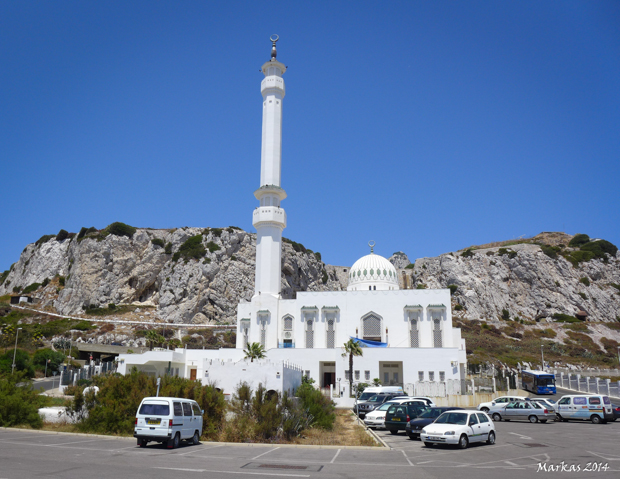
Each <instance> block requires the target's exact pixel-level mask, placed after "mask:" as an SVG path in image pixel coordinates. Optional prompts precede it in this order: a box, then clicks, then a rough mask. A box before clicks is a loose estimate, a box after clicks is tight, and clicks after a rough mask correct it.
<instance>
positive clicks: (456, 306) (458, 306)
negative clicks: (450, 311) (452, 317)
mask: <svg viewBox="0 0 620 479" xmlns="http://www.w3.org/2000/svg"><path fill="white" fill-rule="evenodd" d="M463 309H464V308H463V305H462V304H459V303H456V304H455V305H454V311H463Z"/></svg>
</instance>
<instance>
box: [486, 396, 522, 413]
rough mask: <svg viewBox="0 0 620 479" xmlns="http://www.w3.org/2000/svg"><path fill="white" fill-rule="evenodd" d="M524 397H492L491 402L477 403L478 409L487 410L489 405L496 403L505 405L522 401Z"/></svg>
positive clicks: (489, 407)
mask: <svg viewBox="0 0 620 479" xmlns="http://www.w3.org/2000/svg"><path fill="white" fill-rule="evenodd" d="M525 399H527V398H525V397H523V396H500V397H498V398H495V399H493V401H491V402H483V403H480V404H478V410H479V411H484V412H489V410H490V409H491V407H493V406H495V405H496V404H503V405H504V406H505V405H506V404H508V403H510V402H514V401H524V400H525Z"/></svg>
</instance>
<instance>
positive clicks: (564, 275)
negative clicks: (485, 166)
mask: <svg viewBox="0 0 620 479" xmlns="http://www.w3.org/2000/svg"><path fill="white" fill-rule="evenodd" d="M545 234H546V235H549V237H548V238H547V240H548V241H547V244H551V243H552V242H553V241H557V243H558V244H565V243H566V242H567V238H566V237H565V236H567V235H564V236H561V235H562V234H561V233H545ZM196 235H202V246H203V247H204V248H205V251H206V252H205V254H204V256H201V255H198V256H199V258H198V259H194V258H190V259H185V257H183V256H181V257H177V256H179V255H180V252H179V249H180V248H181V246H182V245H183V244H184V242H185V241H186V240H188V239H189V238H190V237H192V236H196ZM568 238H570V237H568ZM153 240H155V243H153ZM162 244H163V245H165V247H164V246H162ZM485 246H486V247H480V248H479V249H475V250H472V252H471V254H466V255H465V256H463V253H462V252H454V253H447V254H443V255H441V256H438V257H435V258H421V259H418V260H416V262H415V267H414V268H413V269H406V267H407V265H409V264H410V262H409V259H408V258H407V256H406V255H405V254H404V253H400V252H399V253H395V254H394V255H392V257H391V258H390V261H391V262H392V264H394V265H395V266H396V267H397V269H398V274H399V279H400V280H401V288H404V289H410V288H416V287H427V288H447V287H448V286H449V285H456V286H457V289H456V291H455V293H454V295H453V297H452V301H453V306H456V305H457V304H458V305H460V307H459V308H457V309H454V308H453V314H454V315H455V316H456V317H462V318H469V319H483V320H496V319H497V318H498V317H499V316H501V315H502V311H503V310H504V309H505V310H507V311H508V312H509V314H510V317H511V318H514V317H519V318H522V319H530V320H534V319H542V318H550V317H551V316H552V315H553V314H554V313H562V314H569V315H575V314H576V313H577V312H578V311H585V312H587V313H588V320H591V321H615V320H616V317H617V316H619V315H620V291H618V289H617V288H616V287H614V286H613V285H620V252H619V253H618V254H617V255H616V257H615V258H608V261H607V262H603V261H602V260H598V259H595V260H591V261H588V262H584V263H580V264H579V266H578V267H575V266H573V265H572V264H571V263H570V262H568V261H567V260H566V259H564V258H563V257H562V256H558V258H557V259H551V258H550V257H548V256H547V255H545V254H544V253H543V252H542V250H541V248H540V246H538V245H536V244H517V245H513V246H510V247H508V248H505V249H504V250H503V251H502V250H501V249H500V246H489V245H485ZM282 250H283V255H282V283H281V284H282V297H283V298H285V299H286V298H293V297H295V295H296V294H297V292H299V291H342V290H346V288H347V284H348V270H349V267H343V266H332V265H325V264H324V263H323V262H321V260H320V259H319V258H320V255H318V254H314V253H312V252H310V251H305V250H304V249H303V248H300V245H299V244H296V243H295V244H292V243H289V242H284V243H283V248H282ZM166 251H168V252H166ZM175 253H176V254H175ZM255 254H256V235H254V234H250V233H247V232H245V231H242V230H240V229H237V228H224V229H215V228H207V229H202V228H180V229H176V230H151V229H137V231H136V232H135V233H134V234H133V236H132V237H131V238H128V237H126V236H114V235H108V236H103V235H92V236H86V237H85V238H82V239H81V240H79V241H78V239H77V238H76V237H75V236H74V237H73V238H67V239H65V240H62V241H57V240H56V239H50V240H49V241H47V242H43V243H42V244H39V245H37V244H30V245H28V246H26V248H25V249H24V251H23V252H22V254H21V256H20V258H19V261H18V262H17V263H15V264H14V265H13V266H12V267H11V271H10V273H9V274H8V276H6V278H5V281H4V282H3V283H2V284H1V285H0V295H4V294H9V293H12V292H13V288H15V287H17V289H18V290H20V291H21V289H23V288H24V287H26V286H28V285H30V284H32V283H43V281H44V280H45V279H46V278H48V279H49V280H50V282H49V284H47V286H45V287H41V288H39V289H38V290H36V291H35V292H34V293H33V294H32V296H33V298H34V299H35V301H36V302H38V304H37V307H39V308H48V309H50V308H51V309H54V310H56V311H57V312H58V313H60V314H67V315H72V314H77V313H81V312H82V311H83V309H84V308H86V307H89V306H98V307H107V306H108V305H109V304H110V303H114V304H115V305H117V306H118V305H123V304H132V305H135V306H137V307H140V306H150V307H151V308H154V310H153V309H150V311H152V314H150V315H149V317H150V318H160V319H163V320H166V321H170V322H176V323H180V322H183V323H192V322H193V323H195V324H213V323H217V322H230V323H234V322H235V321H236V310H237V304H238V303H239V301H241V300H249V299H251V297H252V295H253V294H254V265H255ZM190 256H191V255H190ZM59 276H61V277H64V278H65V281H64V286H62V284H60V283H59V281H58V277H59ZM55 278H56V279H55ZM584 278H586V279H584ZM587 284H589V286H588V285H587ZM20 288H21V289H20ZM144 315H147V313H144Z"/></svg>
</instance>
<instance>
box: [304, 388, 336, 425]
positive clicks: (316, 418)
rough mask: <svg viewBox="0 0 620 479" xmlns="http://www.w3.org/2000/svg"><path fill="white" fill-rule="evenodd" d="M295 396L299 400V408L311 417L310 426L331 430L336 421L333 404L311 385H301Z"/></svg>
mask: <svg viewBox="0 0 620 479" xmlns="http://www.w3.org/2000/svg"><path fill="white" fill-rule="evenodd" d="M296 396H297V397H298V398H299V399H301V406H302V407H303V409H304V411H307V412H308V413H309V414H310V415H311V416H312V418H313V419H312V423H311V424H312V426H314V427H320V428H321V429H327V430H331V429H332V428H333V427H334V421H335V420H336V411H335V406H334V402H333V401H332V400H331V399H330V398H328V397H326V396H324V395H323V394H322V393H321V391H320V390H318V389H315V388H314V387H313V386H312V385H311V384H308V383H303V384H302V385H301V386H299V388H297V392H296Z"/></svg>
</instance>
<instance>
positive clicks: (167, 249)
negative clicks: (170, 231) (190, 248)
mask: <svg viewBox="0 0 620 479" xmlns="http://www.w3.org/2000/svg"><path fill="white" fill-rule="evenodd" d="M164 253H166V254H172V243H170V242H168V243H166V247H165V248H164Z"/></svg>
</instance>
